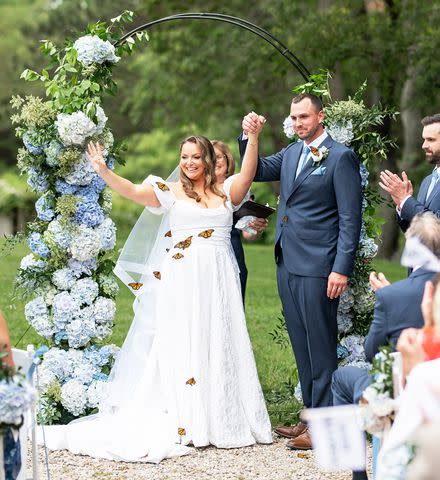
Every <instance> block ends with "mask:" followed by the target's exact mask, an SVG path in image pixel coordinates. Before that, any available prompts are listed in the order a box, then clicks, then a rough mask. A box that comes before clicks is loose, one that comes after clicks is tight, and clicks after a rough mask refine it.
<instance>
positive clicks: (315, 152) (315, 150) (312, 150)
mask: <svg viewBox="0 0 440 480" xmlns="http://www.w3.org/2000/svg"><path fill="white" fill-rule="evenodd" d="M309 148H310V151H311V152H312V155H315V156H316V155H319V148H316V147H309Z"/></svg>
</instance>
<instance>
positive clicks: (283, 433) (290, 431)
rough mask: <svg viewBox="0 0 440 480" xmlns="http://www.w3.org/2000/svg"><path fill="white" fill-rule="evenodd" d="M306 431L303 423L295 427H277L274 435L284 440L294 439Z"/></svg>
mask: <svg viewBox="0 0 440 480" xmlns="http://www.w3.org/2000/svg"><path fill="white" fill-rule="evenodd" d="M306 429H307V425H306V424H305V423H303V422H298V423H297V424H296V425H292V426H291V427H277V428H276V429H275V433H277V434H278V435H279V436H280V437H284V438H296V437H298V436H299V435H301V434H303V433H304V431H305V430H306Z"/></svg>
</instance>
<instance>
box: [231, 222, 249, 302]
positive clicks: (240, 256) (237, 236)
mask: <svg viewBox="0 0 440 480" xmlns="http://www.w3.org/2000/svg"><path fill="white" fill-rule="evenodd" d="M231 244H232V249H233V250H234V254H235V258H236V259H237V263H238V268H239V269H240V284H241V296H242V298H243V306H244V300H245V296H246V282H247V276H248V271H247V268H246V261H245V257H244V250H243V244H242V243H241V230H237V229H236V228H235V227H232V230H231Z"/></svg>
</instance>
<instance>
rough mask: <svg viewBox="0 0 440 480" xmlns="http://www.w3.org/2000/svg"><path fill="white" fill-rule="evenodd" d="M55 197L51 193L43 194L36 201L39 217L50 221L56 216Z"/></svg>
mask: <svg viewBox="0 0 440 480" xmlns="http://www.w3.org/2000/svg"><path fill="white" fill-rule="evenodd" d="M54 208H55V199H54V196H53V195H52V194H51V193H49V192H48V193H46V194H45V195H43V196H41V197H40V198H39V199H38V200H37V202H36V203H35V210H36V211H37V217H38V218H39V219H40V220H43V221H44V222H50V221H51V220H52V219H53V218H54V217H55V210H54Z"/></svg>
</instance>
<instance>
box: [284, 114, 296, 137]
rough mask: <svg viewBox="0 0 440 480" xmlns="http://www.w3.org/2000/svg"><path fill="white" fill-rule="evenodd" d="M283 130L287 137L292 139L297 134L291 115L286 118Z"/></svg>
mask: <svg viewBox="0 0 440 480" xmlns="http://www.w3.org/2000/svg"><path fill="white" fill-rule="evenodd" d="M283 130H284V134H285V135H286V137H287V138H289V139H292V138H293V137H294V136H295V131H294V130H293V120H292V117H291V116H290V115H289V116H288V117H286V118H285V119H284V122H283Z"/></svg>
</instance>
